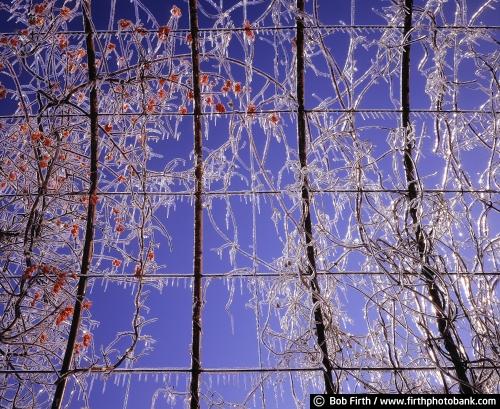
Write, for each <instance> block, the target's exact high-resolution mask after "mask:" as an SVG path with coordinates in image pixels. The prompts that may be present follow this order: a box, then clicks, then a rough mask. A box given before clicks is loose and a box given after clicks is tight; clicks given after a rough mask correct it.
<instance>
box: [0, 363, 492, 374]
mask: <svg viewBox="0 0 500 409" xmlns="http://www.w3.org/2000/svg"><path fill="white" fill-rule="evenodd" d="M333 369H334V370H336V371H367V372H378V371H436V370H449V371H451V370H454V369H455V367H454V366H414V367H408V366H398V367H391V366H382V367H380V366H379V367H370V366H364V367H354V366H334V367H333ZM468 369H470V370H498V369H500V366H496V365H485V366H469V368H468ZM315 371H324V368H319V367H296V368H248V367H247V368H200V372H204V373H249V372H250V373H259V372H315ZM84 372H90V373H116V374H120V373H125V374H127V373H130V374H133V373H141V374H144V373H190V372H191V368H174V367H171V368H161V367H157V368H116V369H113V370H111V371H110V370H109V369H107V368H106V367H94V368H92V367H91V368H76V369H73V370H72V371H71V374H75V373H84ZM0 374H7V375H8V374H58V371H55V370H50V369H38V370H37V369H0Z"/></svg>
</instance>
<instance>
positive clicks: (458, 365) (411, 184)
mask: <svg viewBox="0 0 500 409" xmlns="http://www.w3.org/2000/svg"><path fill="white" fill-rule="evenodd" d="M404 12H405V18H404V28H403V41H404V45H403V55H402V60H401V126H402V127H403V130H404V135H405V149H404V168H405V174H406V183H407V187H408V200H409V202H410V209H409V214H410V217H411V219H412V222H413V225H414V227H415V238H416V242H417V248H418V253H419V258H420V260H421V262H422V263H423V265H424V267H423V268H422V275H423V277H425V283H426V286H427V291H428V292H429V295H430V299H431V301H432V303H433V305H434V309H435V310H436V319H437V326H438V330H439V333H440V335H441V338H442V340H443V343H444V347H445V349H446V351H447V352H448V355H449V358H450V360H451V362H452V363H453V367H454V369H455V373H456V377H457V379H458V381H459V382H460V385H459V389H460V393H462V394H472V393H474V389H473V387H472V386H471V383H470V381H469V379H468V377H467V363H466V359H465V357H464V356H463V354H461V353H460V350H459V348H458V346H457V343H456V342H455V339H454V338H453V323H452V322H451V321H450V320H449V318H448V317H447V315H446V313H445V307H444V301H443V298H442V295H441V291H440V289H439V287H438V285H437V283H436V282H435V279H436V273H435V271H434V270H433V269H432V268H429V267H427V264H428V261H429V260H428V257H427V254H426V239H425V236H424V231H423V229H422V223H421V221H420V219H419V214H418V213H419V207H420V204H418V194H419V193H418V175H417V169H416V167H415V162H414V161H413V141H412V136H411V133H412V131H411V122H410V112H411V108H410V51H411V33H410V31H411V28H412V12H413V0H404Z"/></svg>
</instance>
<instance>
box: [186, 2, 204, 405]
mask: <svg viewBox="0 0 500 409" xmlns="http://www.w3.org/2000/svg"><path fill="white" fill-rule="evenodd" d="M196 8H197V0H189V19H190V20H189V21H190V26H191V27H190V29H191V38H192V41H191V64H192V68H193V94H194V118H193V120H194V158H195V169H194V176H195V192H194V195H195V196H194V262H193V275H194V283H193V321H192V325H193V329H192V342H191V349H192V350H191V384H190V394H191V403H190V407H191V409H199V407H200V391H199V389H200V372H201V310H202V306H203V299H202V297H203V294H202V288H201V274H202V261H203V152H202V135H201V89H200V60H199V45H198V12H197V9H196Z"/></svg>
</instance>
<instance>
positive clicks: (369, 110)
mask: <svg viewBox="0 0 500 409" xmlns="http://www.w3.org/2000/svg"><path fill="white" fill-rule="evenodd" d="M205 94H212V93H210V92H206V93H205ZM296 112H297V111H296V110H293V109H272V110H271V109H270V110H263V111H256V112H252V113H251V114H249V113H248V112H246V111H237V110H235V111H226V112H202V113H201V114H200V115H202V116H235V115H245V116H254V115H269V114H274V113H278V114H280V113H281V114H289V113H294V114H295V113H296ZM305 112H306V113H307V114H329V113H331V114H344V113H349V114H360V115H363V114H381V115H383V114H400V113H401V112H402V111H401V110H400V109H391V108H387V109H375V108H373V109H372V108H366V109H364V108H362V109H309V110H305ZM410 113H411V114H429V115H430V114H438V115H439V114H441V115H442V114H444V115H447V114H459V115H467V114H469V115H499V114H500V111H481V110H475V109H462V110H451V109H450V110H443V109H441V110H437V109H412V110H411V111H410ZM117 115H120V116H151V117H158V116H165V117H179V116H180V117H192V116H193V115H194V114H193V113H192V112H189V113H186V114H183V113H180V112H151V113H145V112H119V113H116V112H100V113H99V116H117ZM87 116H88V115H84V114H76V113H75V114H58V113H54V114H51V113H47V114H42V115H34V114H29V115H22V114H15V115H0V119H19V118H37V119H38V118H40V119H43V118H86V117H87Z"/></svg>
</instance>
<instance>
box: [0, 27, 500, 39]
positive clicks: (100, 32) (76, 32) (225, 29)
mask: <svg viewBox="0 0 500 409" xmlns="http://www.w3.org/2000/svg"><path fill="white" fill-rule="evenodd" d="M141 28H142V29H143V32H144V33H148V34H156V33H158V29H155V30H153V29H146V28H144V27H141ZM418 28H419V29H422V30H424V29H427V30H429V29H432V30H434V29H437V30H498V29H500V26H497V25H484V26H479V25H472V26H464V25H452V26H443V25H439V26H426V25H420V26H418ZM296 29H297V27H296V26H262V27H253V28H252V30H253V31H254V32H255V33H256V34H260V33H261V32H264V31H287V30H290V31H295V30H296ZM304 29H306V30H403V29H404V27H403V26H391V25H383V24H318V25H314V26H304ZM245 30H246V29H245V27H217V28H200V29H199V30H198V31H199V32H200V33H211V32H214V33H216V32H231V31H245ZM189 32H190V29H189V28H177V29H175V30H170V31H169V34H175V33H183V34H188V33H189ZM133 33H134V29H129V30H119V29H116V30H96V31H95V34H96V35H97V36H100V35H106V34H108V35H115V34H122V35H127V34H133ZM0 34H1V35H4V36H8V37H11V36H17V35H19V33H14V32H4V33H2V32H0ZM33 34H35V35H39V36H42V37H43V36H46V35H47V34H49V32H47V31H42V32H37V33H32V35H33ZM50 34H52V35H60V34H65V35H73V36H84V35H85V31H80V30H68V31H57V32H54V33H50Z"/></svg>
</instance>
